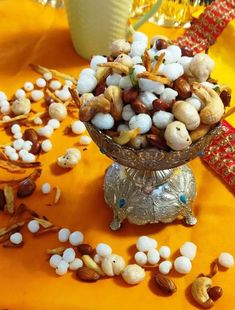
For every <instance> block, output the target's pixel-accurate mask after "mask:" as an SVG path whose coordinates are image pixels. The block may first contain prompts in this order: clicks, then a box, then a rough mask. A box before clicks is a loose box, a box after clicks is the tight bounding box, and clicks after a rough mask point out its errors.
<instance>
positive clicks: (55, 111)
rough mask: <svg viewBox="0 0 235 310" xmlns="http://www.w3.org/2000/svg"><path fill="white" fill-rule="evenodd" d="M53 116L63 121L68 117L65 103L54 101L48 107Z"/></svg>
mask: <svg viewBox="0 0 235 310" xmlns="http://www.w3.org/2000/svg"><path fill="white" fill-rule="evenodd" d="M48 112H49V115H50V117H51V118H55V119H57V120H58V121H60V122H62V121H63V120H64V119H65V118H66V117H67V109H66V106H65V105H64V104H63V103H60V102H53V103H52V104H50V106H49V109H48Z"/></svg>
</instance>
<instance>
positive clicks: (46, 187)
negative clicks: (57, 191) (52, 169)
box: [41, 183, 51, 194]
mask: <svg viewBox="0 0 235 310" xmlns="http://www.w3.org/2000/svg"><path fill="white" fill-rule="evenodd" d="M41 191H42V193H43V194H49V193H50V191H51V184H50V183H43V184H42V187H41Z"/></svg>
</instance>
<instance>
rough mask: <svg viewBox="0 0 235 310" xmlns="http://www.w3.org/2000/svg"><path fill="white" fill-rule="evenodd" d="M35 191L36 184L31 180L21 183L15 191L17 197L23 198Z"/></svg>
mask: <svg viewBox="0 0 235 310" xmlns="http://www.w3.org/2000/svg"><path fill="white" fill-rule="evenodd" d="M35 189H36V184H35V182H34V181H33V180H31V179H26V180H25V181H23V182H21V183H20V185H19V188H18V191H17V197H19V198H23V197H27V196H30V195H32V193H33V192H34V191H35Z"/></svg>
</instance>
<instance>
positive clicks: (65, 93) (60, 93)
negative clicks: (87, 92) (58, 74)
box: [55, 89, 71, 101]
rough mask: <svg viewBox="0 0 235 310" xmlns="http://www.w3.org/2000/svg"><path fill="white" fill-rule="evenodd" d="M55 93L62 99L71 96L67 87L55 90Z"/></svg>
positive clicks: (64, 99) (67, 98)
mask: <svg viewBox="0 0 235 310" xmlns="http://www.w3.org/2000/svg"><path fill="white" fill-rule="evenodd" d="M55 94H56V96H57V97H58V98H59V99H60V100H62V101H66V100H69V99H70V98H71V94H70V91H69V90H68V89H61V90H56V91H55Z"/></svg>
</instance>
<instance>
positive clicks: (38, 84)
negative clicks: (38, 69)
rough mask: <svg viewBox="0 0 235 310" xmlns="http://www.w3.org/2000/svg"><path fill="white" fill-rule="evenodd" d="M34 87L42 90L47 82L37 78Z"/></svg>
mask: <svg viewBox="0 0 235 310" xmlns="http://www.w3.org/2000/svg"><path fill="white" fill-rule="evenodd" d="M36 85H37V86H38V87H40V88H43V87H45V86H46V85H47V82H46V81H45V80H44V79H43V78H39V79H37V80H36Z"/></svg>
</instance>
